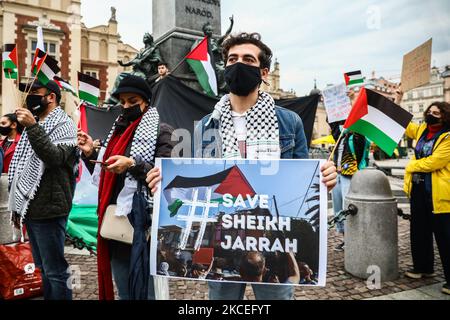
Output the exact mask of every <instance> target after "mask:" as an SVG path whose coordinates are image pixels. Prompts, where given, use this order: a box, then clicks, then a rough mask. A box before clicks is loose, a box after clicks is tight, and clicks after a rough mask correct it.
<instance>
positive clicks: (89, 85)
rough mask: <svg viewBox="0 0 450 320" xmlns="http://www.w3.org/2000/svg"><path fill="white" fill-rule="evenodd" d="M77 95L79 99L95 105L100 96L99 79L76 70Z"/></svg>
mask: <svg viewBox="0 0 450 320" xmlns="http://www.w3.org/2000/svg"><path fill="white" fill-rule="evenodd" d="M78 95H79V97H80V100H83V101H84V102H87V103H89V104H92V105H94V106H97V105H98V99H99V97H100V80H98V79H95V78H93V77H91V76H88V75H87V74H83V73H81V72H78Z"/></svg>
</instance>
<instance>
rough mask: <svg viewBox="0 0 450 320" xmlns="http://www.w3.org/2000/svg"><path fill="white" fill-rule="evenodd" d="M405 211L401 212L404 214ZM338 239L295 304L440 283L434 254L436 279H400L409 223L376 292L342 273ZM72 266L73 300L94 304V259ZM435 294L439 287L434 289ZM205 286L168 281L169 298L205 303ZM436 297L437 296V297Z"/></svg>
mask: <svg viewBox="0 0 450 320" xmlns="http://www.w3.org/2000/svg"><path fill="white" fill-rule="evenodd" d="M408 211H409V210H405V213H408ZM340 241H341V240H340V239H339V236H338V235H337V234H336V233H335V232H334V231H331V232H330V233H329V237H328V250H329V251H328V269H327V285H326V287H325V288H305V287H299V288H297V289H296V291H295V299H296V300H327V299H331V300H362V299H369V298H376V297H381V296H386V295H392V294H396V293H400V292H404V291H410V290H414V289H418V288H422V287H427V286H430V285H434V284H438V283H443V282H444V277H443V272H442V265H441V262H440V259H439V258H438V257H439V256H438V253H437V252H436V277H435V278H431V279H424V280H410V279H407V278H405V277H404V276H403V274H404V272H405V271H406V270H408V269H409V268H410V267H411V266H412V260H411V254H410V241H409V222H408V221H404V220H399V267H400V274H401V275H400V278H399V279H398V280H397V281H392V282H386V283H383V284H382V287H381V289H379V290H369V289H368V288H367V285H366V282H365V281H364V280H361V279H357V278H355V277H353V276H351V275H350V274H348V273H346V272H345V270H344V253H343V252H335V251H334V250H333V249H334V247H335V246H336V245H337V244H338V243H340ZM67 258H68V261H69V263H70V265H72V266H79V267H80V269H81V277H82V278H81V289H77V290H75V291H74V299H76V300H96V299H98V295H97V291H98V290H97V266H96V258H95V257H94V256H85V255H75V254H67ZM436 288H437V289H436V290H439V287H436ZM207 292H208V290H207V285H206V283H204V282H195V281H179V280H173V281H172V280H171V281H170V298H171V299H175V300H207V299H208V295H207ZM437 294H439V293H437ZM254 298H255V297H254V295H253V292H252V290H251V287H250V286H247V292H246V299H248V300H254Z"/></svg>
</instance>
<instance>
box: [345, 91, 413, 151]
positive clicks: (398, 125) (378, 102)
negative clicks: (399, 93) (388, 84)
mask: <svg viewBox="0 0 450 320" xmlns="http://www.w3.org/2000/svg"><path fill="white" fill-rule="evenodd" d="M412 119H413V115H412V114H410V113H409V112H407V111H406V110H405V109H403V108H402V107H400V106H398V105H397V104H395V103H394V102H392V101H391V100H389V99H388V98H386V97H384V96H382V95H380V94H378V93H376V92H374V91H372V90H369V89H366V88H362V89H361V92H360V94H359V97H358V100H357V101H356V103H355V105H354V106H353V109H352V111H351V113H350V115H349V117H348V119H347V121H346V123H345V125H344V128H345V129H349V130H350V131H353V132H356V133H359V134H362V135H363V136H365V137H367V138H369V139H370V140H372V141H373V142H374V143H375V144H376V145H378V146H379V147H380V148H381V149H382V150H383V151H384V152H386V154H388V155H389V156H392V155H393V154H394V151H395V149H396V148H397V146H398V143H399V142H400V140H401V139H402V137H403V135H404V134H405V131H406V128H407V127H408V125H409V124H410V122H411V120H412Z"/></svg>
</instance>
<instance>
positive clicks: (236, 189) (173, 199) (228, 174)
mask: <svg viewBox="0 0 450 320" xmlns="http://www.w3.org/2000/svg"><path fill="white" fill-rule="evenodd" d="M208 189H210V190H211V191H212V198H211V201H214V202H222V201H223V195H225V194H230V195H231V196H232V197H234V198H237V197H239V196H242V197H244V198H245V197H247V196H251V197H254V196H255V195H256V192H255V190H254V189H253V187H252V186H251V185H250V183H249V182H248V180H247V178H246V177H245V175H244V174H243V173H242V171H241V170H240V169H239V167H237V166H234V167H232V168H230V169H228V170H225V171H223V172H220V173H217V174H215V175H212V176H209V177H202V178H185V177H180V176H178V177H176V178H175V179H174V180H173V181H172V182H171V183H170V184H169V185H168V186H167V188H166V189H164V196H165V198H166V200H167V203H168V204H169V211H170V212H171V217H174V216H176V215H177V214H178V211H179V210H180V208H181V207H182V206H183V203H184V202H185V201H192V198H193V194H194V191H195V190H197V191H198V199H199V200H206V195H207V193H208Z"/></svg>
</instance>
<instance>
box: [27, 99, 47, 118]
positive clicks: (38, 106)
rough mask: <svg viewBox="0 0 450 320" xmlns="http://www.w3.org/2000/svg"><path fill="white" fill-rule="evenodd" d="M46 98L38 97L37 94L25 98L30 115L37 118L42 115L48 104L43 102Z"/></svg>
mask: <svg viewBox="0 0 450 320" xmlns="http://www.w3.org/2000/svg"><path fill="white" fill-rule="evenodd" d="M45 97H46V96H40V95H37V94H30V95H29V96H28V97H27V108H28V110H30V111H31V113H32V114H33V115H35V116H39V115H41V114H43V113H44V112H45V111H46V110H47V109H48V105H49V104H50V103H49V102H47V101H44V98H45Z"/></svg>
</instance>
